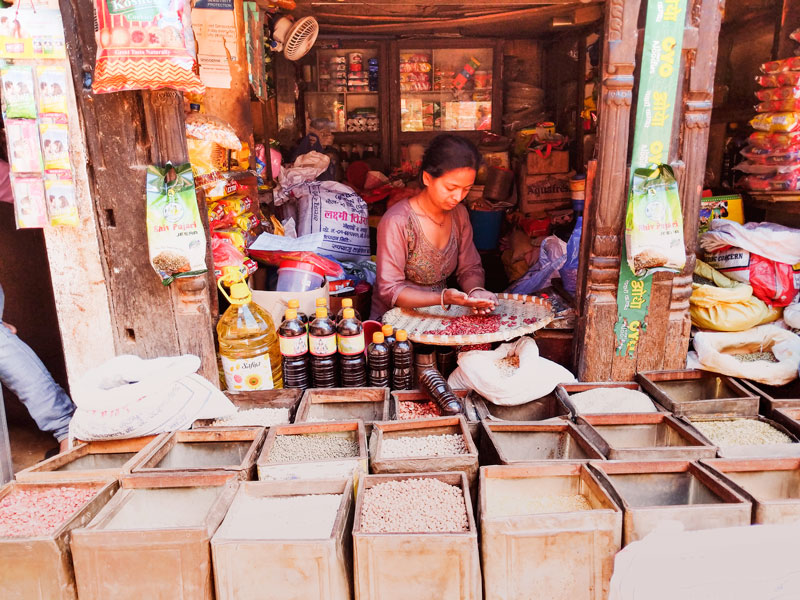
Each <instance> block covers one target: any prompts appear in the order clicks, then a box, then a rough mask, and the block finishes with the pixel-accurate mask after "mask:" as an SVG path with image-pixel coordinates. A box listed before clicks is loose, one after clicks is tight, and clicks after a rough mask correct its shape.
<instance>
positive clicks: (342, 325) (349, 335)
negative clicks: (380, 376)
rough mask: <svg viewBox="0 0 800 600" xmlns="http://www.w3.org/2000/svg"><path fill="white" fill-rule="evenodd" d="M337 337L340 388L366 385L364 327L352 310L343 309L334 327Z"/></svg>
mask: <svg viewBox="0 0 800 600" xmlns="http://www.w3.org/2000/svg"><path fill="white" fill-rule="evenodd" d="M336 332H337V334H338V337H339V365H340V367H341V372H342V387H364V386H365V385H367V360H366V357H365V356H364V349H365V346H364V327H363V326H362V325H361V321H360V320H359V319H357V318H356V316H355V311H354V310H353V309H352V308H345V309H344V311H343V312H342V320H341V321H339V324H338V325H337V326H336Z"/></svg>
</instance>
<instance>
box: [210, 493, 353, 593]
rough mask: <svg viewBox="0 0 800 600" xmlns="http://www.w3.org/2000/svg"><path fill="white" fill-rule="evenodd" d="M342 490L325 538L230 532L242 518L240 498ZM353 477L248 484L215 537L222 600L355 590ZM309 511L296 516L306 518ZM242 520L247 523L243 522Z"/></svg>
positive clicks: (216, 574) (213, 545)
mask: <svg viewBox="0 0 800 600" xmlns="http://www.w3.org/2000/svg"><path fill="white" fill-rule="evenodd" d="M311 494H342V500H341V503H340V505H339V510H338V513H337V515H336V521H335V523H334V525H333V529H332V531H331V532H330V534H329V535H328V536H326V537H323V538H320V539H278V538H267V537H263V538H262V537H254V536H249V537H247V538H243V537H235V536H233V535H228V533H227V530H226V528H227V526H228V525H230V524H232V523H230V522H231V521H233V522H236V521H237V520H241V517H240V516H239V515H238V514H237V511H236V507H237V500H239V499H240V498H245V497H256V498H264V497H286V496H305V495H311ZM353 503H354V500H353V481H352V479H347V480H340V481H312V480H308V481H269V482H266V481H262V482H248V483H243V484H241V486H240V487H239V491H238V492H237V494H236V497H235V498H234V500H233V503H232V504H231V507H230V510H229V511H228V514H227V516H226V517H225V519H224V521H223V523H222V525H220V527H219V529H218V530H217V533H216V534H215V535H214V537H213V538H212V539H211V554H212V556H213V559H214V581H215V584H216V591H217V600H262V599H263V598H264V597H265V590H269V598H270V599H271V600H294V599H297V598H309V599H311V598H313V599H314V600H317V599H319V600H349V599H350V598H352V594H353V583H352V578H353V549H352V548H353V547H352V528H353ZM303 518H304V515H302V514H298V515H296V519H297V521H298V522H299V521H301V520H302V519H303ZM243 525H245V526H246V525H248V524H247V523H243Z"/></svg>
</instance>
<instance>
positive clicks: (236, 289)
mask: <svg viewBox="0 0 800 600" xmlns="http://www.w3.org/2000/svg"><path fill="white" fill-rule="evenodd" d="M250 298H252V294H251V293H250V288H249V287H247V284H246V283H241V282H240V283H234V284H233V285H232V286H231V304H247V303H248V302H250Z"/></svg>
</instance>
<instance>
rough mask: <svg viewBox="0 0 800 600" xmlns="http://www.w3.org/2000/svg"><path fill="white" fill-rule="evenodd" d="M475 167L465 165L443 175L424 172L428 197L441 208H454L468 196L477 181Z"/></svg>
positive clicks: (423, 178)
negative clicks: (435, 175) (437, 175)
mask: <svg viewBox="0 0 800 600" xmlns="http://www.w3.org/2000/svg"><path fill="white" fill-rule="evenodd" d="M475 175H476V172H475V169H471V168H469V167H464V168H461V169H453V170H452V171H448V172H447V173H445V174H444V175H442V176H441V177H433V176H431V175H430V174H429V173H425V172H423V173H422V183H424V184H425V187H427V188H428V197H429V198H430V199H431V200H432V201H433V203H434V205H435V206H436V207H437V208H439V209H441V210H453V209H454V208H455V207H456V206H457V205H458V203H459V202H461V201H462V200H463V199H464V198H466V196H467V193H469V190H470V188H471V187H472V185H473V184H474V183H475Z"/></svg>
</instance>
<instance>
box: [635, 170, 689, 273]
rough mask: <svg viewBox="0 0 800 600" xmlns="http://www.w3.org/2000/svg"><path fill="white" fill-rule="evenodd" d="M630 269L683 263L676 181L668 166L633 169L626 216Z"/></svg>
mask: <svg viewBox="0 0 800 600" xmlns="http://www.w3.org/2000/svg"><path fill="white" fill-rule="evenodd" d="M625 243H626V247H627V249H628V264H629V265H630V268H631V271H633V272H634V273H635V274H636V275H637V276H639V277H641V276H643V275H647V274H649V273H651V272H653V271H655V270H668V271H680V270H681V269H683V266H684V265H685V264H686V253H685V250H684V245H683V216H682V214H681V201H680V198H679V196H678V184H677V182H676V181H675V174H674V173H673V171H672V168H671V167H670V166H669V165H658V166H656V167H654V168H650V169H636V171H634V175H633V184H632V185H631V191H630V199H629V201H628V213H627V216H626V219H625Z"/></svg>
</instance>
